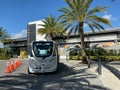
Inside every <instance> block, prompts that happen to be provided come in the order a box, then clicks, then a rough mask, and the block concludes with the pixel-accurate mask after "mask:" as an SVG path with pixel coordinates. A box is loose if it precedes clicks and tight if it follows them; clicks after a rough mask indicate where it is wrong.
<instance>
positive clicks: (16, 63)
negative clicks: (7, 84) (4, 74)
mask: <svg viewBox="0 0 120 90" xmlns="http://www.w3.org/2000/svg"><path fill="white" fill-rule="evenodd" d="M15 65H16V68H17V67H18V61H17V60H15Z"/></svg>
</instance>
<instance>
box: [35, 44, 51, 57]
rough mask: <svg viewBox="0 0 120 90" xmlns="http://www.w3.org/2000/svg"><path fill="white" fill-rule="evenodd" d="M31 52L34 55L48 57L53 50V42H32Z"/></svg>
mask: <svg viewBox="0 0 120 90" xmlns="http://www.w3.org/2000/svg"><path fill="white" fill-rule="evenodd" d="M33 52H34V55H35V56H36V57H48V56H51V55H52V52H53V42H33Z"/></svg>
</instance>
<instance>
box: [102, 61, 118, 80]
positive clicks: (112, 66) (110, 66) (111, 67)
mask: <svg viewBox="0 0 120 90" xmlns="http://www.w3.org/2000/svg"><path fill="white" fill-rule="evenodd" d="M115 65H120V63H117V62H114V63H110V62H103V66H104V67H106V68H107V69H108V70H109V71H111V72H112V73H113V74H114V75H115V76H116V77H117V78H118V79H119V80H120V71H119V70H118V69H116V68H115V67H116V66H115ZM117 68H118V67H117ZM119 68H120V66H119Z"/></svg>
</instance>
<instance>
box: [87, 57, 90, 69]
mask: <svg viewBox="0 0 120 90" xmlns="http://www.w3.org/2000/svg"><path fill="white" fill-rule="evenodd" d="M87 61H88V68H90V60H89V58H88V57H87Z"/></svg>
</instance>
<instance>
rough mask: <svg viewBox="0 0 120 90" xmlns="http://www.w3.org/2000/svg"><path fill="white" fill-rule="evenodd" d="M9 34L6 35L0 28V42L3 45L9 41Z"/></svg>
mask: <svg viewBox="0 0 120 90" xmlns="http://www.w3.org/2000/svg"><path fill="white" fill-rule="evenodd" d="M9 38H10V37H9V34H8V33H7V31H6V30H4V29H3V28H2V27H0V42H1V43H4V42H7V41H9Z"/></svg>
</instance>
